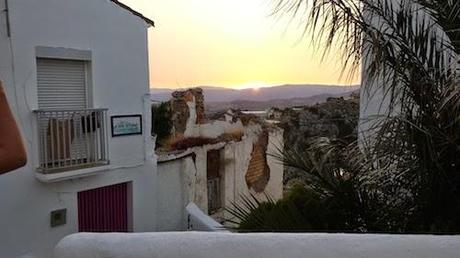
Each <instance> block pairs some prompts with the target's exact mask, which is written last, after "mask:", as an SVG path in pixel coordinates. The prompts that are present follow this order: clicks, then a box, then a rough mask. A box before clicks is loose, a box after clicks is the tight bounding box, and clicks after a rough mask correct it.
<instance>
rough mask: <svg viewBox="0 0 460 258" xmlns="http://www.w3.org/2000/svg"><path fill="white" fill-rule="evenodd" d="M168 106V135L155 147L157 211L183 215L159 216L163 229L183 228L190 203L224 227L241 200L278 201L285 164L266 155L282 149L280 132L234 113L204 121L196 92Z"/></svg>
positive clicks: (182, 93)
mask: <svg viewBox="0 0 460 258" xmlns="http://www.w3.org/2000/svg"><path fill="white" fill-rule="evenodd" d="M168 105H169V110H168V116H169V117H170V119H171V121H170V123H171V133H170V135H169V136H168V137H166V139H162V141H161V142H162V144H161V146H159V147H158V148H157V155H158V176H159V180H158V182H161V183H160V184H161V185H159V186H158V187H159V191H158V192H159V193H160V194H161V195H164V196H160V198H159V200H162V201H160V203H159V211H160V212H164V214H171V210H178V211H181V212H179V213H177V212H176V217H171V216H160V217H163V218H164V220H165V221H164V222H163V223H160V224H162V225H163V230H171V229H183V228H185V227H186V211H185V206H186V205H187V204H188V203H190V202H194V203H195V204H196V205H197V206H198V207H199V208H200V209H201V210H203V211H204V212H205V213H207V214H209V215H211V216H212V217H213V218H215V219H216V220H218V221H220V222H223V221H225V220H226V219H230V215H229V214H228V213H227V212H225V208H226V207H230V206H231V204H232V203H234V202H238V201H239V199H240V198H241V197H242V196H249V195H250V194H253V195H255V196H256V197H258V198H261V199H264V198H265V194H267V195H269V196H271V197H272V198H273V199H275V200H277V199H280V198H281V197H282V192H283V165H282V164H281V163H280V162H278V161H277V160H276V159H275V158H274V157H273V156H271V155H270V154H276V153H277V152H278V151H279V150H280V149H282V147H283V130H282V129H280V128H277V127H275V126H273V125H267V124H265V123H264V122H263V121H262V120H261V119H259V118H256V117H252V116H249V115H244V114H242V113H240V112H238V111H233V110H229V111H227V112H225V113H223V114H220V115H217V116H216V117H213V118H212V119H210V118H207V117H206V115H205V112H204V98H203V92H202V90H201V89H199V88H195V89H189V90H185V91H176V92H174V93H173V94H172V99H171V100H170V102H169V103H168ZM154 115H155V114H154Z"/></svg>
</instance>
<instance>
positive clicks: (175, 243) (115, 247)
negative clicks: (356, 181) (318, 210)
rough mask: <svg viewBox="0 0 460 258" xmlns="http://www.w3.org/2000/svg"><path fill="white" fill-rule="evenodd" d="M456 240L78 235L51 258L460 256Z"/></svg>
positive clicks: (352, 236) (458, 238)
mask: <svg viewBox="0 0 460 258" xmlns="http://www.w3.org/2000/svg"><path fill="white" fill-rule="evenodd" d="M458 250H460V236H428V235H372V234H273V233H272V234H236V233H196V232H187V233H150V234H108V235H107V234H105V235H100V234H79V235H72V236H69V237H67V238H65V239H63V240H62V241H61V242H60V243H59V245H58V246H57V247H56V250H55V252H54V258H103V257H111V258H151V257H168V258H247V257H251V258H280V257H289V258H306V257H312V258H337V257H340V258H389V257H391V258H433V257H436V258H458V256H459V253H458Z"/></svg>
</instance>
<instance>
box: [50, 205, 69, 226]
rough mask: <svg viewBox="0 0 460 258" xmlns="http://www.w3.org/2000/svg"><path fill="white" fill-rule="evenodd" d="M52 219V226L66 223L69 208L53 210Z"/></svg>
mask: <svg viewBox="0 0 460 258" xmlns="http://www.w3.org/2000/svg"><path fill="white" fill-rule="evenodd" d="M50 219H51V220H50V222H51V227H52V228H54V227H57V226H62V225H65V224H66V223H67V209H61V210H55V211H52V212H51V216H50Z"/></svg>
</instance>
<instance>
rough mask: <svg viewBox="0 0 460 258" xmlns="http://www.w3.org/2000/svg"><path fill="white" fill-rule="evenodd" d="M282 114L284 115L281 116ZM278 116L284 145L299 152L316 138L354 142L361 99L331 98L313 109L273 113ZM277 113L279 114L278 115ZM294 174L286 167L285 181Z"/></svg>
mask: <svg viewBox="0 0 460 258" xmlns="http://www.w3.org/2000/svg"><path fill="white" fill-rule="evenodd" d="M280 112H281V114H279V113H280ZM272 113H273V116H275V115H276V116H279V117H280V118H281V119H280V123H279V126H280V127H282V128H283V129H284V143H285V146H289V148H295V149H297V150H299V151H302V150H305V149H306V148H308V147H309V144H310V142H311V141H312V140H313V139H314V138H317V137H328V138H338V139H341V140H343V141H345V142H348V143H351V142H353V141H356V140H357V136H358V132H357V127H358V119H359V98H358V96H357V95H353V96H352V97H350V98H348V99H344V98H330V99H328V100H327V102H325V103H321V104H317V105H314V106H306V107H297V108H289V109H285V110H282V111H280V110H274V111H273V112H272ZM277 113H278V114H277ZM293 174H295V173H294V172H293V169H292V168H285V182H286V181H289V180H290V179H291V176H292V175H293Z"/></svg>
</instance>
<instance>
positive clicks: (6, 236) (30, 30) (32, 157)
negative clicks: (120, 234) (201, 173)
mask: <svg viewBox="0 0 460 258" xmlns="http://www.w3.org/2000/svg"><path fill="white" fill-rule="evenodd" d="M4 7H5V6H4V1H0V9H1V10H4ZM9 14H10V23H11V33H12V34H11V38H8V37H7V35H6V24H5V21H6V17H5V12H3V11H2V12H1V13H0V16H1V17H0V56H1V57H2V58H1V59H0V79H1V80H3V82H4V85H5V87H6V92H7V96H8V100H9V101H10V104H11V106H12V109H13V113H14V115H15V116H16V118H17V121H18V123H19V126H20V128H21V130H22V133H23V137H24V140H25V143H26V148H27V154H28V159H29V161H28V164H27V166H26V167H24V168H21V169H19V170H17V171H14V172H12V173H9V174H6V175H2V176H0V189H1V192H2V194H1V195H0V206H1V208H0V228H1V229H2V231H1V232H2V233H1V234H0V257H47V258H48V257H50V255H51V252H52V248H53V247H54V245H55V244H56V243H57V242H58V241H59V240H60V239H61V238H62V237H64V236H66V235H68V234H71V233H75V232H76V231H77V229H78V227H77V202H76V200H77V193H78V192H79V191H82V190H87V189H93V188H97V187H102V186H106V185H111V184H117V183H121V182H131V183H132V189H133V193H132V195H133V203H132V206H133V225H132V228H133V230H134V231H137V232H141V231H152V230H155V229H156V224H155V219H156V213H155V212H156V208H155V207H156V196H155V192H154V191H152V189H154V188H155V187H156V185H155V182H156V160H155V157H154V156H153V154H152V151H150V149H151V148H152V143H151V139H150V133H149V132H150V108H149V104H150V102H147V103H144V96H145V95H146V94H148V93H149V86H148V81H149V80H148V60H147V26H146V24H145V22H144V21H143V20H141V19H140V18H138V17H136V16H133V15H132V14H131V13H130V12H128V11H126V10H124V9H122V8H120V7H118V6H116V5H114V4H113V3H111V2H110V1H108V0H78V1H75V0H40V1H38V0H34V1H30V0H13V1H11V0H10V1H9ZM36 46H46V47H64V48H72V49H78V50H87V51H91V52H92V62H91V65H92V85H93V93H92V100H93V103H94V107H96V108H108V109H109V111H108V112H109V116H110V115H122V114H142V115H143V118H144V135H143V136H129V137H118V138H111V137H110V136H109V153H110V154H109V158H110V162H111V165H110V167H107V168H106V170H105V171H101V172H100V173H98V174H97V175H95V176H91V177H86V178H80V179H73V180H66V181H62V182H58V183H41V182H39V181H38V180H37V179H36V178H35V173H36V171H35V168H36V167H38V139H37V135H36V122H35V116H34V114H33V112H32V111H33V110H34V109H36V108H37V82H36V81H37V78H36V61H35V60H36V55H35V47H36ZM146 99H147V100H148V98H146ZM62 208H66V209H67V224H66V225H64V226H59V227H56V228H51V227H50V212H51V211H53V210H56V209H62Z"/></svg>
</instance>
